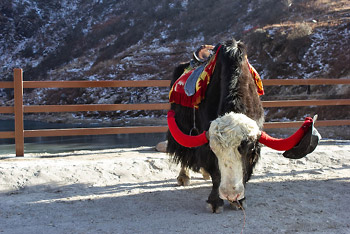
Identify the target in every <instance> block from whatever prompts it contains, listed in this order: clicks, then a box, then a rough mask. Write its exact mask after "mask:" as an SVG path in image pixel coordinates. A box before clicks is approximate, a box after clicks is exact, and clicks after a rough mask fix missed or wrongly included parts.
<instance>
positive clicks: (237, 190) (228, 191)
mask: <svg viewBox="0 0 350 234" xmlns="http://www.w3.org/2000/svg"><path fill="white" fill-rule="evenodd" d="M219 195H220V198H221V199H225V200H229V201H237V200H241V199H243V198H244V186H243V185H236V186H231V187H227V188H224V187H220V188H219Z"/></svg>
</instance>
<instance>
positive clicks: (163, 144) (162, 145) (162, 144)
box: [156, 141, 168, 153]
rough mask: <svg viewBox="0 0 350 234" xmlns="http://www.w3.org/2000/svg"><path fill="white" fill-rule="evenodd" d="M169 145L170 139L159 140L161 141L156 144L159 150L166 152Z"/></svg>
mask: <svg viewBox="0 0 350 234" xmlns="http://www.w3.org/2000/svg"><path fill="white" fill-rule="evenodd" d="M167 145H168V141H162V142H159V143H158V144H157V145H156V150H157V151H159V152H163V153H165V152H166V147H167Z"/></svg>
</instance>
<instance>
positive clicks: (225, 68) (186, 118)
mask: <svg viewBox="0 0 350 234" xmlns="http://www.w3.org/2000/svg"><path fill="white" fill-rule="evenodd" d="M246 56H247V55H246V48H245V46H244V44H243V43H242V42H239V41H236V40H234V39H233V40H229V41H226V42H224V43H222V46H221V48H220V51H219V52H218V57H217V63H216V67H215V70H214V73H213V75H212V77H211V80H210V83H209V85H208V87H207V90H206V96H205V98H204V100H202V102H201V103H200V104H199V107H198V109H196V111H195V120H196V123H195V125H196V127H197V128H198V132H199V133H198V134H200V133H202V132H203V131H207V130H208V129H209V126H210V123H211V121H213V120H214V119H216V118H218V117H219V116H222V115H224V114H225V113H228V112H231V111H233V112H236V113H243V114H245V115H247V116H248V117H250V118H252V119H253V120H255V121H256V122H257V123H258V126H259V127H260V128H262V125H263V122H264V112H263V108H262V104H261V101H260V98H259V96H258V93H257V87H256V85H255V83H254V79H253V78H252V75H251V73H250V72H249V68H248V64H247V60H246ZM188 65H189V63H185V64H180V65H179V66H178V67H176V68H175V70H174V73H173V79H172V82H171V86H172V85H173V84H174V82H175V81H176V80H177V79H178V78H179V77H180V76H181V74H182V73H183V71H184V69H185V68H186V67H187V66H188ZM171 109H172V110H174V111H175V118H176V123H177V125H178V127H179V128H180V129H181V130H182V132H184V133H185V134H190V131H191V129H192V128H193V126H194V123H193V119H194V118H193V109H192V108H189V107H183V106H180V105H178V104H174V103H173V104H171ZM167 139H168V146H167V153H168V154H170V155H172V158H173V159H174V161H175V162H177V163H181V165H182V166H183V167H188V168H190V169H192V170H194V171H199V169H200V168H201V167H202V168H204V169H205V170H206V171H207V172H208V173H209V174H210V175H211V178H212V182H213V189H212V192H211V194H210V195H209V198H208V200H207V202H208V203H209V204H211V205H212V209H213V212H215V210H216V209H217V208H219V207H220V206H223V200H222V199H220V198H219V194H218V188H219V185H220V177H221V176H220V171H219V167H218V161H217V158H216V156H215V154H214V153H213V152H212V151H211V149H210V147H209V145H208V144H205V145H203V146H200V147H195V148H186V147H183V146H181V145H179V144H178V143H177V142H176V141H175V140H174V138H173V137H172V136H171V134H170V132H169V131H168V134H167ZM239 151H240V153H241V154H242V155H243V154H245V156H244V164H245V165H246V166H245V167H244V183H245V182H247V181H248V180H249V178H250V176H251V174H252V171H253V168H254V165H255V163H256V162H257V160H258V158H259V156H260V145H259V143H258V142H242V143H241V146H240V147H239Z"/></svg>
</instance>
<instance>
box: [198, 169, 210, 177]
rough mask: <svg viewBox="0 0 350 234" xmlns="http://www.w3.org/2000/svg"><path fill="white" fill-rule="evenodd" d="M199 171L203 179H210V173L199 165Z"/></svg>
mask: <svg viewBox="0 0 350 234" xmlns="http://www.w3.org/2000/svg"><path fill="white" fill-rule="evenodd" d="M199 171H200V173H201V174H202V176H203V179H205V180H209V179H210V174H209V173H208V172H207V171H206V170H205V169H204V168H203V167H201V169H200V170H199Z"/></svg>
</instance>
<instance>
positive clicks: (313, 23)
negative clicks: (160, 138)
mask: <svg viewBox="0 0 350 234" xmlns="http://www.w3.org/2000/svg"><path fill="white" fill-rule="evenodd" d="M272 6H273V7H272ZM349 30H350V3H349V2H348V1H345V0H341V1H336V2H334V1H320V0H318V1H314V0H313V1H311V0H308V1H301V0H298V1H293V0H285V1H277V0H264V1H261V0H248V1H232V0H220V1H215V2H213V1H209V0H193V1H188V0H182V1H177V0H162V1H158V0H153V1H138V0H128V1H126V0H120V1H115V0H88V1H80V0H62V1H46V0H7V1H1V2H0V79H1V80H12V71H13V68H15V67H21V68H23V69H24V79H25V80H125V79H126V80H139V79H142V80H144V79H170V77H171V73H172V69H173V67H174V66H175V64H177V63H179V62H181V61H186V60H188V59H189V58H190V53H191V52H192V51H193V50H194V49H195V48H196V47H197V46H199V45H201V44H203V43H212V44H215V43H217V42H220V41H223V40H227V39H230V38H231V37H234V38H236V39H240V40H243V41H244V42H245V43H246V44H247V47H248V51H249V59H250V61H251V63H252V64H253V65H254V66H255V67H256V68H257V70H258V71H259V73H260V74H261V76H262V78H263V79H270V78H301V79H306V78H316V77H330V78H339V77H348V76H349V71H350V55H349V53H348V52H347V51H349V50H350V39H349V38H350V31H349ZM340 90H342V91H341V92H340V93H344V90H343V88H340ZM267 92H268V93H269V92H270V93H269V95H281V94H283V93H284V92H285V90H277V89H271V90H270V91H268V90H267ZM345 93H346V92H345ZM12 95H13V94H12V92H11V90H5V89H3V90H0V97H1V98H0V105H11V103H12V102H13V100H12V98H13V96H12ZM339 95H343V94H339ZM24 97H25V102H26V103H28V104H75V103H127V102H158V101H164V102H166V101H167V89H150V88H148V89H125V88H120V89H75V90H63V89H61V90H57V89H47V90H28V91H26V92H25V94H24ZM266 98H268V97H266ZM270 113H271V112H270ZM139 114H140V115H142V113H141V112H139ZM148 114H150V113H148V112H147V113H145V112H143V115H148ZM153 114H154V113H153ZM162 114H163V113H162V112H158V114H157V115H162ZM96 115H97V116H99V117H101V115H107V114H106V113H101V114H96ZM123 115H129V116H130V115H133V116H137V114H135V113H119V114H117V115H114V116H115V118H118V117H120V116H123ZM86 116H87V115H86ZM94 116H95V115H94Z"/></svg>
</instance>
